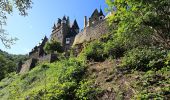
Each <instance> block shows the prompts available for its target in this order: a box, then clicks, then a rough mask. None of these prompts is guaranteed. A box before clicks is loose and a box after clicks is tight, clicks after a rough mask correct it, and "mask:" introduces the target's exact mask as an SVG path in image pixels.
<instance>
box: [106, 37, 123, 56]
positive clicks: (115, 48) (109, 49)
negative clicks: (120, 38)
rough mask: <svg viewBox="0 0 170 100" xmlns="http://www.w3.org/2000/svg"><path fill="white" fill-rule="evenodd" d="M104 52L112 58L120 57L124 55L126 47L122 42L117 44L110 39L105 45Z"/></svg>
mask: <svg viewBox="0 0 170 100" xmlns="http://www.w3.org/2000/svg"><path fill="white" fill-rule="evenodd" d="M104 52H105V54H106V55H108V56H111V57H112V58H120V57H122V56H123V54H124V52H125V48H124V47H123V46H122V45H121V44H116V43H115V42H113V41H112V40H110V41H108V42H107V43H106V44H105V45H104Z"/></svg>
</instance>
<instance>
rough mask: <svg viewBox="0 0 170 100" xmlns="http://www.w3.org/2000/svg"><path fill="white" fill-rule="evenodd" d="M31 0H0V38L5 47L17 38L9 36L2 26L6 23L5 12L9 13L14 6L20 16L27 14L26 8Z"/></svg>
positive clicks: (28, 7) (29, 6) (29, 5)
mask: <svg viewBox="0 0 170 100" xmlns="http://www.w3.org/2000/svg"><path fill="white" fill-rule="evenodd" d="M31 5H32V0H0V40H1V42H2V43H3V44H4V46H5V47H7V48H10V46H11V45H12V44H13V43H14V41H16V40H17V38H9V36H8V33H7V32H6V30H5V29H4V28H3V26H4V25H6V20H7V14H11V13H12V12H13V9H14V8H16V9H17V10H18V11H19V12H20V15H21V16H27V14H28V13H27V12H26V11H27V10H28V9H30V8H31Z"/></svg>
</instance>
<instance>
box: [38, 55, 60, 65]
mask: <svg viewBox="0 0 170 100" xmlns="http://www.w3.org/2000/svg"><path fill="white" fill-rule="evenodd" d="M56 59H57V55H56V54H48V55H45V56H43V57H40V58H38V62H39V63H42V62H49V63H52V62H54V61H55V60H56Z"/></svg>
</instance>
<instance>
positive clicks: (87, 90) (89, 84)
mask: <svg viewBox="0 0 170 100" xmlns="http://www.w3.org/2000/svg"><path fill="white" fill-rule="evenodd" d="M93 84H94V83H93V81H89V80H82V81H81V82H80V86H79V87H78V89H77V90H76V97H77V98H78V99H79V100H95V99H96V96H97V94H99V93H100V90H99V89H98V88H96V87H94V85H93Z"/></svg>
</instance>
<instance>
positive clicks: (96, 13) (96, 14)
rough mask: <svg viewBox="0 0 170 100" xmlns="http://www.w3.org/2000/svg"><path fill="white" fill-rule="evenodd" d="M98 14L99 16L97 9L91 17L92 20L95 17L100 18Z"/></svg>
mask: <svg viewBox="0 0 170 100" xmlns="http://www.w3.org/2000/svg"><path fill="white" fill-rule="evenodd" d="M98 14H99V12H98V10H97V9H95V10H94V12H93V13H92V15H91V18H92V17H94V16H98Z"/></svg>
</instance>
